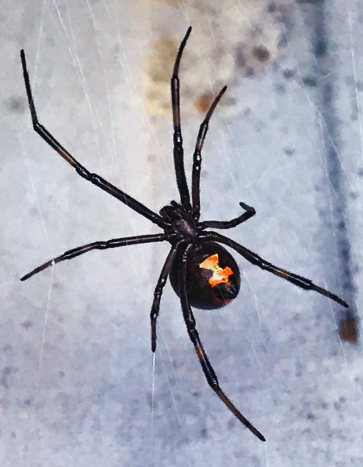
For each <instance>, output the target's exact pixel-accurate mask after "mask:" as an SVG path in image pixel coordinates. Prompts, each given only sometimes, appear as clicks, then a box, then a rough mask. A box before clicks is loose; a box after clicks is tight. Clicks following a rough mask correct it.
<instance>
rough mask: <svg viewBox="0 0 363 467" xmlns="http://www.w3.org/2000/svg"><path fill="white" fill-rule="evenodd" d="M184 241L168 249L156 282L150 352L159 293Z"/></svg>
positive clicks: (153, 337)
mask: <svg viewBox="0 0 363 467" xmlns="http://www.w3.org/2000/svg"><path fill="white" fill-rule="evenodd" d="M182 243H184V240H182V241H180V242H178V243H177V244H176V245H174V246H173V247H172V248H171V249H170V251H169V254H168V256H167V257H166V260H165V263H164V266H163V269H162V270H161V273H160V276H159V279H158V282H157V284H156V287H155V291H154V300H153V304H152V306H151V312H150V321H151V350H152V352H155V350H156V320H157V318H158V316H159V310H160V299H161V295H162V293H163V289H164V287H165V284H166V281H167V279H168V276H169V273H170V270H171V268H172V266H173V262H174V259H175V255H176V253H177V251H178V248H179V246H180V245H181V244H182Z"/></svg>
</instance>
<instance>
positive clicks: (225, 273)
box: [20, 28, 348, 441]
mask: <svg viewBox="0 0 363 467" xmlns="http://www.w3.org/2000/svg"><path fill="white" fill-rule="evenodd" d="M190 32H191V28H189V29H188V31H187V33H186V35H185V37H184V39H183V41H182V43H181V45H180V48H179V51H178V54H177V57H176V60H175V65H174V71H173V75H172V78H171V100H172V110H173V123H174V138H173V141H174V148H173V149H174V167H175V173H176V181H177V185H178V190H179V194H180V204H178V203H177V202H175V201H172V202H171V203H170V205H168V206H165V207H163V208H162V209H161V211H160V215H158V214H156V213H155V212H153V211H151V210H150V209H149V208H147V207H146V206H145V205H143V204H141V203H140V202H139V201H136V200H135V199H134V198H132V197H131V196H130V195H128V194H126V193H124V192H123V191H121V190H120V189H119V188H117V187H115V186H114V185H112V184H111V183H109V182H107V181H106V180H105V179H104V178H102V177H100V176H99V175H97V174H94V173H91V172H89V171H88V170H87V169H86V168H85V167H83V166H82V165H81V164H80V163H79V162H78V161H77V160H76V159H75V158H74V157H73V156H72V155H71V154H70V153H69V152H68V151H67V150H66V149H65V148H64V147H63V146H62V145H61V144H60V143H59V142H58V141H57V140H56V139H55V138H54V137H53V136H52V134H51V133H49V131H48V130H47V129H46V128H44V127H43V126H42V125H41V124H40V123H39V121H38V118H37V114H36V111H35V105H34V100H33V96H32V92H31V88H30V81H29V75H28V71H27V67H26V61H25V53H24V50H22V51H21V52H20V55H21V61H22V66H23V74H24V81H25V87H26V92H27V96H28V102H29V107H30V112H31V117H32V123H33V127H34V130H35V131H36V132H37V133H38V134H39V135H40V136H41V137H42V138H43V139H44V140H45V141H46V142H47V143H48V144H49V145H50V146H51V147H52V148H53V149H55V150H56V151H57V152H58V154H59V155H60V156H62V157H63V158H64V159H65V160H66V161H67V162H68V163H69V164H70V165H71V166H72V167H74V169H75V170H76V171H77V173H78V174H79V175H80V176H81V177H82V178H84V179H86V180H88V181H90V182H91V183H93V184H94V185H96V186H98V187H99V188H101V189H102V190H104V191H106V192H107V193H109V194H110V195H112V196H114V197H115V198H117V199H118V200H120V201H122V202H123V203H125V204H126V205H127V206H128V207H130V208H131V209H133V210H134V211H136V212H137V213H139V214H141V215H142V216H144V217H146V218H147V219H149V220H150V221H151V222H153V223H154V224H156V225H158V226H159V227H160V228H161V229H163V231H164V233H161V234H153V235H138V236H134V237H127V238H115V239H112V240H107V241H97V242H93V243H89V244H87V245H83V246H80V247H77V248H73V249H72V250H68V251H66V252H65V253H63V254H62V255H60V256H58V257H57V258H54V259H52V260H50V261H47V262H46V263H44V264H42V265H41V266H38V267H37V268H35V269H34V270H33V271H31V272H30V273H28V274H26V275H25V276H24V277H22V278H21V280H26V279H29V278H30V277H31V276H33V275H34V274H36V273H38V272H40V271H42V270H43V269H45V268H47V267H48V266H51V265H54V264H55V263H59V262H60V261H64V260H66V259H72V258H75V257H76V256H79V255H82V254H83V253H87V252H88V251H90V250H95V249H98V250H104V249H107V248H117V247H121V246H126V245H135V244H140V243H151V242H163V241H168V242H169V243H170V244H171V249H170V252H169V254H168V256H167V258H166V260H165V263H164V266H163V268H162V270H161V274H160V277H159V280H158V282H157V285H156V288H155V292H154V300H153V303H152V307H151V313H150V319H151V349H152V351H153V352H155V350H156V320H157V317H158V315H159V308H160V299H161V294H162V291H163V288H164V286H165V284H166V281H167V279H168V277H169V276H170V281H171V284H172V286H173V288H174V290H175V292H176V294H177V295H178V296H179V297H180V302H181V306H182V310H183V316H184V320H185V324H186V327H187V331H188V334H189V337H190V339H191V341H192V343H193V345H194V347H195V351H196V353H197V356H198V358H199V360H200V363H201V366H202V369H203V372H204V374H205V377H206V379H207V381H208V384H209V385H210V386H211V388H212V389H213V390H214V391H215V393H216V394H217V395H218V397H219V398H220V399H221V400H222V401H223V402H224V403H225V404H226V405H227V407H228V408H229V409H230V410H231V411H232V412H233V414H234V415H235V416H236V417H237V418H238V419H239V420H240V421H241V422H242V423H243V424H244V425H245V426H246V427H247V428H249V429H250V430H251V431H252V433H254V434H255V435H256V436H257V437H258V438H259V439H260V440H262V441H265V438H264V437H263V435H262V434H261V433H260V432H259V431H258V430H256V428H255V427H254V426H252V424H251V423H250V422H249V421H248V420H247V419H246V418H245V417H244V416H243V415H242V414H241V412H240V411H239V410H238V409H237V408H236V407H235V406H234V404H232V402H231V401H230V400H229V399H228V397H227V396H226V395H225V394H224V392H223V391H222V390H221V388H220V386H219V383H218V379H217V376H216V374H215V373H214V370H213V368H212V365H211V364H210V362H209V360H208V357H207V355H206V353H205V351H204V348H203V346H202V343H201V341H200V338H199V334H198V331H197V329H196V321H195V318H194V315H193V312H192V309H191V306H195V307H198V308H204V309H215V308H220V307H223V306H225V305H227V303H229V302H230V301H231V300H233V299H234V298H235V297H236V296H237V294H238V291H239V288H240V272H239V269H238V266H237V263H236V262H235V260H234V259H233V257H232V256H231V254H230V253H229V252H228V251H227V250H226V249H225V248H223V247H222V246H221V245H220V243H222V244H225V245H227V246H229V247H230V248H232V249H234V250H235V251H237V253H239V254H240V255H241V256H243V257H244V258H245V259H246V260H247V261H249V262H250V263H252V264H254V265H256V266H258V267H260V268H261V269H265V270H266V271H268V272H271V273H272V274H275V275H276V276H279V277H282V278H283V279H286V280H287V281H289V282H291V283H292V284H294V285H296V286H298V287H301V288H302V289H305V290H315V291H316V292H318V293H320V294H322V295H325V296H326V297H328V298H330V299H332V300H335V301H336V302H337V303H339V304H340V305H342V306H344V307H348V305H347V304H346V303H345V302H344V301H343V300H342V299H340V298H339V297H338V296H337V295H334V294H332V293H331V292H328V291H327V290H325V289H323V288H321V287H318V286H317V285H315V284H313V282H312V281H311V280H310V279H306V278H304V277H301V276H298V275H297V274H294V273H291V272H288V271H286V270H284V269H281V268H279V267H277V266H274V265H273V264H271V263H268V262H267V261H265V260H264V259H262V258H261V257H260V256H258V255H256V254H255V253H253V252H252V251H250V250H248V249H247V248H245V247H244V246H242V245H240V244H239V243H236V242H235V241H233V240H231V239H229V238H228V237H225V236H223V235H221V234H219V233H217V232H213V231H210V230H206V229H208V228H216V229H230V228H232V227H236V226H237V225H239V224H241V223H242V222H245V221H246V220H248V219H249V218H251V217H252V216H254V215H255V213H256V211H255V210H254V208H252V207H251V206H248V205H247V204H245V203H242V202H240V203H239V204H240V206H241V207H242V209H243V210H244V212H243V213H242V214H241V215H240V216H239V217H236V218H235V219H232V220H230V221H203V222H199V217H200V193H199V183H200V169H201V162H202V156H201V151H202V147H203V142H204V139H205V136H206V134H207V131H208V124H209V120H210V118H211V116H212V114H213V112H214V109H215V108H216V106H217V104H218V102H219V100H220V99H221V97H222V95H223V93H224V92H225V91H226V89H227V87H226V86H225V87H224V88H223V89H222V90H221V91H220V93H219V94H218V96H217V97H216V98H215V100H214V102H213V104H212V105H211V108H210V109H209V111H208V112H207V115H206V117H205V119H204V121H203V123H202V124H201V126H200V129H199V133H198V137H197V142H196V145H195V150H194V155H193V172H192V202H191V200H190V194H189V189H188V185H187V182H186V177H185V170H184V156H183V139H182V134H181V126H180V106H179V78H178V72H179V63H180V59H181V56H182V53H183V50H184V47H185V44H186V41H187V39H188V37H189V34H190Z"/></svg>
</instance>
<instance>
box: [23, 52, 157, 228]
mask: <svg viewBox="0 0 363 467" xmlns="http://www.w3.org/2000/svg"><path fill="white" fill-rule="evenodd" d="M20 57H21V63H22V67H23V75H24V82H25V87H26V93H27V97H28V103H29V108H30V113H31V117H32V123H33V128H34V130H35V131H36V132H37V133H38V134H39V135H40V136H41V137H42V138H43V139H44V141H46V142H47V143H48V144H49V145H50V146H51V147H52V148H53V149H55V150H56V151H57V153H58V154H59V155H60V156H62V157H63V159H65V160H66V161H67V162H68V163H69V164H70V165H71V166H72V167H73V168H74V169H75V170H76V171H77V173H78V175H80V176H81V177H83V178H85V179H86V180H88V181H89V182H91V183H93V184H94V185H96V186H98V187H99V188H101V189H102V190H104V191H106V192H107V193H109V194H110V195H112V196H114V197H115V198H117V199H119V200H120V201H122V202H123V203H125V204H126V205H127V206H129V207H130V208H131V209H133V210H134V211H136V212H137V213H139V214H141V215H142V216H144V217H146V218H147V219H149V220H150V221H151V222H153V223H154V224H157V225H158V226H159V227H161V228H164V221H163V219H162V217H160V216H159V215H158V214H156V213H154V212H153V211H151V210H150V209H149V208H147V207H146V206H144V205H143V204H141V203H139V201H136V199H134V198H132V197H131V196H129V195H127V194H126V193H124V192H123V191H121V190H120V189H119V188H117V187H115V186H114V185H112V184H111V183H110V182H108V181H106V180H105V179H104V178H102V177H100V176H99V175H97V174H94V173H91V172H89V171H88V170H87V169H86V168H85V167H83V166H82V165H81V164H80V163H79V162H78V161H76V159H75V158H74V157H73V156H72V155H71V154H70V153H69V152H68V151H67V150H66V149H65V148H64V147H63V146H62V145H61V144H60V143H59V142H58V141H57V140H56V139H55V138H54V137H53V136H52V135H51V133H49V131H48V130H47V129H46V128H44V126H43V125H41V124H40V123H39V121H38V117H37V113H36V110H35V105H34V99H33V95H32V91H31V87H30V80H29V74H28V69H27V66H26V59H25V52H24V50H21V51H20Z"/></svg>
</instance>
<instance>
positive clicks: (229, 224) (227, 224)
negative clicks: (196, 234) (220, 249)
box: [198, 201, 256, 230]
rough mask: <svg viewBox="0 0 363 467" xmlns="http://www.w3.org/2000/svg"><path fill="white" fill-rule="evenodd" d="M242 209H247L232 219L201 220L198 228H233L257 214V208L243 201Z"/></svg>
mask: <svg viewBox="0 0 363 467" xmlns="http://www.w3.org/2000/svg"><path fill="white" fill-rule="evenodd" d="M239 205H240V206H241V208H242V209H244V210H245V212H244V213H243V214H241V215H240V216H239V217H236V218H234V219H232V220H230V221H204V222H199V223H198V228H199V229H200V230H204V229H208V228H210V229H232V228H233V227H236V226H237V225H240V224H242V222H245V221H246V220H248V219H251V217H253V216H254V215H255V214H256V209H255V208H253V207H252V206H248V204H245V203H242V201H241V202H240V203H239Z"/></svg>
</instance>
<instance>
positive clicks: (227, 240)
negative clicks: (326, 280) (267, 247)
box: [202, 232, 349, 308]
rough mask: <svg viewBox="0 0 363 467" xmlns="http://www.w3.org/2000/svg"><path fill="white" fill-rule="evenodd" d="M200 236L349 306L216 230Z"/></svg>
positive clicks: (308, 288) (292, 281)
mask: <svg viewBox="0 0 363 467" xmlns="http://www.w3.org/2000/svg"><path fill="white" fill-rule="evenodd" d="M202 238H206V239H208V240H214V241H216V242H220V243H224V244H226V245H228V246H229V247H231V248H233V249H234V250H236V251H237V253H239V254H240V255H241V256H243V257H244V258H245V259H246V260H247V261H249V262H250V263H252V264H254V265H255V266H258V267H259V268H261V269H264V270H265V271H268V272H271V273H272V274H274V275H275V276H279V277H282V279H285V280H287V281H289V282H291V283H292V284H294V285H296V286H298V287H301V288H302V289H305V290H314V291H315V292H318V293H320V294H321V295H324V296H325V297H328V298H330V299H331V300H334V301H335V302H337V303H339V305H342V306H344V307H345V308H349V307H348V305H347V303H346V302H345V301H344V300H342V299H341V298H339V297H338V296H337V295H334V294H333V293H331V292H329V291H328V290H326V289H323V288H322V287H319V286H317V285H315V284H314V283H313V282H312V281H311V280H310V279H306V278H305V277H302V276H298V275H297V274H294V273H292V272H289V271H286V270H285V269H281V268H279V267H277V266H274V265H273V264H271V263H268V262H267V261H265V260H264V259H263V258H261V257H260V256H258V255H256V253H253V252H252V251H250V250H248V249H247V248H245V247H244V246H242V245H240V244H239V243H237V242H234V241H233V240H231V239H230V238H228V237H225V236H224V235H221V234H219V233H217V232H205V233H204V234H203V237H202Z"/></svg>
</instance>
